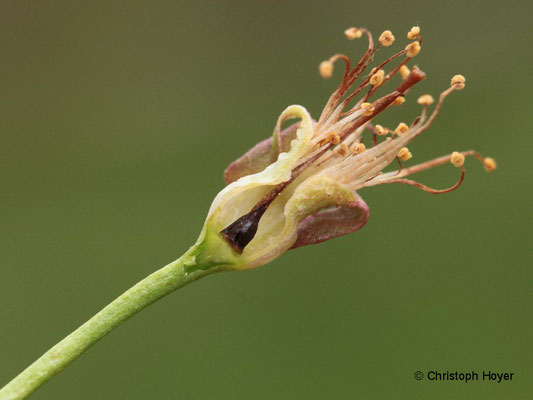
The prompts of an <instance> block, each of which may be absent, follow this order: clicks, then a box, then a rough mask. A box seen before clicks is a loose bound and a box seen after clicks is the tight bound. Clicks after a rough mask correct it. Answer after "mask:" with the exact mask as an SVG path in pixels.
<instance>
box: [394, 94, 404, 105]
mask: <svg viewBox="0 0 533 400" xmlns="http://www.w3.org/2000/svg"><path fill="white" fill-rule="evenodd" d="M403 103H405V97H403V96H398V97H396V98H395V99H394V101H393V102H392V104H394V105H395V106H401V105H402V104H403Z"/></svg>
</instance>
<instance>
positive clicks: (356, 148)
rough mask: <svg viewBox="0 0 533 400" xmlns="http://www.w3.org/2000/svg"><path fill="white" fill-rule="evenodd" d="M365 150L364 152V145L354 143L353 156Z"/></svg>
mask: <svg viewBox="0 0 533 400" xmlns="http://www.w3.org/2000/svg"><path fill="white" fill-rule="evenodd" d="M365 150H366V146H365V144H364V143H356V144H354V145H353V147H352V153H353V154H361V153H362V152H363V151H365Z"/></svg>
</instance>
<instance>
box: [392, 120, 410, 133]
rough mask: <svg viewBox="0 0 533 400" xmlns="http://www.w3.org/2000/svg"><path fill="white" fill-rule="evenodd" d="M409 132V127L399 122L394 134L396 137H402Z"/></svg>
mask: <svg viewBox="0 0 533 400" xmlns="http://www.w3.org/2000/svg"><path fill="white" fill-rule="evenodd" d="M407 131H409V127H408V126H407V124H405V123H404V122H400V123H399V124H398V126H397V127H396V129H395V130H394V133H395V134H397V135H398V136H403V135H405V134H406V133H407Z"/></svg>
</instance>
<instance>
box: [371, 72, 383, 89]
mask: <svg viewBox="0 0 533 400" xmlns="http://www.w3.org/2000/svg"><path fill="white" fill-rule="evenodd" d="M384 77H385V71H383V70H382V69H380V70H378V71H377V72H376V73H374V74H373V75H372V76H371V77H370V81H369V82H370V84H371V85H373V86H379V85H381V84H382V83H383V78H384Z"/></svg>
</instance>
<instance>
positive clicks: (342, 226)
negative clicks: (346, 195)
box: [291, 198, 370, 249]
mask: <svg viewBox="0 0 533 400" xmlns="http://www.w3.org/2000/svg"><path fill="white" fill-rule="evenodd" d="M369 215H370V209H369V208H368V206H367V204H366V203H365V202H364V200H363V199H361V198H359V199H358V200H357V201H355V202H350V203H348V204H346V205H344V206H341V207H336V208H330V209H326V210H320V211H318V212H317V213H315V214H313V215H310V216H308V217H306V218H304V219H303V220H302V221H301V222H300V223H299V224H298V238H297V239H296V242H295V243H294V244H293V246H292V247H291V249H296V248H297V247H301V246H307V245H310V244H317V243H321V242H325V241H326V240H330V239H334V238H336V237H339V236H343V235H346V234H348V233H352V232H355V231H357V230H359V229H361V228H362V227H364V226H365V225H366V223H367V222H368V218H369Z"/></svg>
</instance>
